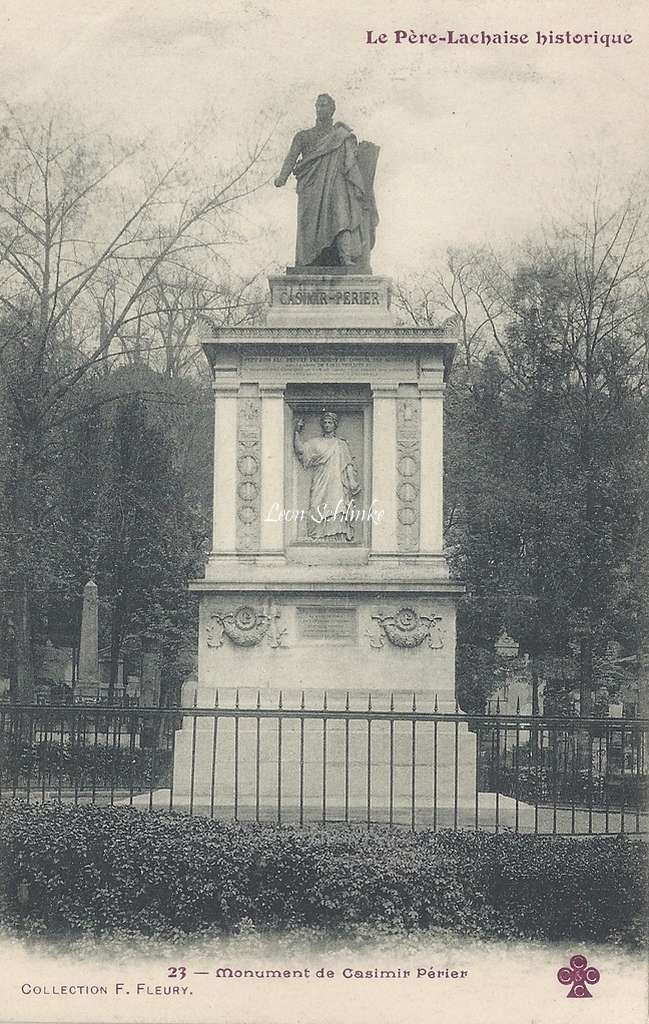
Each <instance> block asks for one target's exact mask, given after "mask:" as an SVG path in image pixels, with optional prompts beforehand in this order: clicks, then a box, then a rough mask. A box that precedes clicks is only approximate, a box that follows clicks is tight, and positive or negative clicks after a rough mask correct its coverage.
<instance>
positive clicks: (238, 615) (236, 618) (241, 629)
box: [222, 605, 270, 647]
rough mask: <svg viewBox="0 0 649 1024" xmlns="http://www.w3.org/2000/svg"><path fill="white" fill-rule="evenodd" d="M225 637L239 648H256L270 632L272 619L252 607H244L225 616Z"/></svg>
mask: <svg viewBox="0 0 649 1024" xmlns="http://www.w3.org/2000/svg"><path fill="white" fill-rule="evenodd" d="M222 621H223V629H224V630H225V635H226V636H227V637H228V639H230V640H231V641H232V643H233V644H237V645H238V646H239V647H254V646H255V645H256V644H258V643H261V641H262V640H263V638H264V636H265V635H266V633H267V632H268V627H269V626H270V618H269V617H268V615H264V613H263V612H258V611H257V610H256V609H255V608H252V607H251V606H250V605H242V606H241V608H237V609H236V611H234V612H228V614H227V615H224V616H223V619H222Z"/></svg>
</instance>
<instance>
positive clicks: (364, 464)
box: [174, 268, 476, 820]
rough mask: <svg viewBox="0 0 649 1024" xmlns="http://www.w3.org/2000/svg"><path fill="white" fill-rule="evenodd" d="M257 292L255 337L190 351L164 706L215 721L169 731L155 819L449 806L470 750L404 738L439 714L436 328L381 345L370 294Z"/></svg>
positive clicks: (308, 280) (291, 289) (385, 282)
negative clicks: (189, 507)
mask: <svg viewBox="0 0 649 1024" xmlns="http://www.w3.org/2000/svg"><path fill="white" fill-rule="evenodd" d="M313 269H314V268H311V271H313ZM270 292H271V305H270V308H269V311H268V316H267V322H266V326H264V327H257V328H222V329H219V330H218V331H215V332H214V334H213V335H212V336H210V337H207V338H205V339H204V341H203V348H204V350H205V353H206V355H207V358H208V360H209V362H210V366H211V369H212V375H213V382H214V392H215V425H216V431H215V444H214V466H215V469H214V533H213V544H212V552H211V554H210V556H209V560H208V563H207V566H206V572H205V579H203V580H199V581H195V582H194V583H193V584H192V588H193V589H194V590H195V591H196V592H197V593H198V595H199V600H200V628H199V658H198V680H197V682H195V683H192V684H191V685H188V686H187V687H186V688H185V692H184V704H185V706H186V707H187V706H194V707H198V708H206V709H215V714H214V715H205V716H202V717H201V716H198V717H194V716H190V715H187V716H185V718H184V721H183V728H182V731H181V733H180V734H179V735H178V737H177V743H176V756H175V764H174V803H175V804H176V805H178V804H179V803H180V804H181V805H182V804H183V803H184V804H186V803H187V802H189V803H190V804H191V806H192V809H193V810H195V811H196V810H199V809H201V808H202V809H206V812H209V813H215V812H218V813H220V814H225V815H226V816H231V813H232V810H233V809H234V811H235V812H236V814H237V815H238V816H241V815H242V814H243V815H244V816H245V814H248V813H250V814H254V815H260V814H261V816H262V817H263V816H264V814H265V813H266V812H267V813H269V814H270V813H272V814H275V815H276V814H277V812H278V810H279V813H280V814H283V815H284V816H289V817H291V816H292V817H293V818H295V816H296V815H298V816H299V815H300V814H303V813H304V812H305V810H307V811H308V810H309V809H311V810H313V809H314V808H315V812H316V814H319V815H324V817H325V818H327V819H328V818H329V817H331V816H333V817H334V818H336V819H338V818H339V817H340V815H341V813H342V815H343V818H344V820H353V819H354V817H355V816H359V815H360V816H364V817H367V814H368V805H369V813H370V815H371V816H374V817H372V820H390V814H394V813H396V809H397V808H401V811H400V812H399V813H401V812H404V813H405V811H404V808H406V806H408V807H410V809H411V813H412V809H413V808H414V811H415V813H416V814H424V815H425V814H427V813H428V811H430V812H431V814H432V813H433V808H434V805H435V804H437V805H438V808H443V807H446V808H448V806H450V804H449V801H451V802H454V803H455V804H457V803H458V802H459V803H460V804H462V803H465V804H468V803H469V802H471V801H473V799H474V797H475V761H476V752H475V740H474V737H473V735H472V734H471V733H470V731H469V730H468V728H467V725H466V724H465V723H463V722H460V723H458V722H456V721H450V720H449V721H443V720H436V721H435V720H433V719H432V718H429V719H428V720H426V719H425V718H422V717H421V716H422V713H428V714H429V715H430V714H432V712H433V711H434V710H435V709H436V710H437V711H438V713H443V712H449V713H454V712H455V711H456V703H455V603H456V600H457V597H458V595H459V594H460V593H461V592H462V590H463V588H462V586H461V585H459V584H457V583H455V582H452V581H450V580H449V575H448V566H447V563H446V559H445V557H444V552H443V548H442V507H443V503H442V481H443V459H442V444H443V438H442V424H443V399H444V382H445V379H446V376H447V373H448V371H449V368H450V364H451V361H452V357H453V352H454V348H455V344H456V341H455V336H454V324H452V323H451V322H449V323H448V324H447V325H445V326H444V327H442V328H411V327H397V326H395V324H394V317H393V314H392V310H391V305H390V281H389V279H387V278H383V277H376V276H369V275H368V276H362V275H357V274H341V273H337V272H336V269H335V268H331V271H330V272H326V273H314V272H310V273H308V274H306V273H298V272H297V271H296V270H292V271H289V272H287V274H286V275H283V276H277V277H272V278H271V279H270ZM323 410H325V411H326V412H327V413H328V416H329V419H327V417H326V416H325V417H324V418H323ZM338 494H341V495H342V496H343V497H344V498H345V501H346V502H347V504H345V502H343V509H341V510H340V512H339V519H338V520H337V519H336V517H335V516H333V517H332V515H331V507H330V506H329V502H331V503H333V502H334V501H335V496H336V495H338ZM323 496H326V497H327V501H325V502H324V511H323V504H322V500H318V501H317V504H316V499H322V497H323ZM347 499H349V500H347ZM228 712H230V713H228ZM256 712H259V713H258V714H256ZM318 712H326V714H323V715H322V717H321V718H318V717H317V713H318ZM336 712H339V716H338V717H336ZM407 714H410V715H411V717H410V718H409V719H408V718H404V717H403V716H404V715H407ZM391 715H392V717H390V716H391ZM400 715H401V717H399V716H400ZM228 794H229V796H228ZM228 808H229V811H230V813H228ZM318 808H319V810H318ZM329 812H331V813H329ZM350 816H351V817H350ZM386 816H387V817H386Z"/></svg>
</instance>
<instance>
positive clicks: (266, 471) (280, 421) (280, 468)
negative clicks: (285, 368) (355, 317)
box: [259, 384, 285, 554]
mask: <svg viewBox="0 0 649 1024" xmlns="http://www.w3.org/2000/svg"><path fill="white" fill-rule="evenodd" d="M259 393H260V395H261V509H260V512H261V545H260V546H261V550H262V551H264V552H267V553H270V552H273V553H274V554H278V553H283V552H284V523H283V522H266V519H267V517H268V516H269V512H271V510H273V515H272V517H271V518H273V519H276V518H277V519H279V516H278V515H276V513H277V511H278V510H281V509H283V508H284V445H285V441H284V387H283V386H282V385H276V384H260V386H259Z"/></svg>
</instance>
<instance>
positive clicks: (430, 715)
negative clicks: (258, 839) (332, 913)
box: [0, 694, 649, 835]
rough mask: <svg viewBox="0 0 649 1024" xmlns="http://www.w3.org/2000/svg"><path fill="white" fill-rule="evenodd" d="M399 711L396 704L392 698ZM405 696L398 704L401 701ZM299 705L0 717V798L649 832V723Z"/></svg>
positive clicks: (62, 709) (215, 812)
mask: <svg viewBox="0 0 649 1024" xmlns="http://www.w3.org/2000/svg"><path fill="white" fill-rule="evenodd" d="M398 703H399V702H398V701H397V704H398ZM402 703H403V702H402ZM357 705H358V701H354V700H352V701H350V697H349V694H347V695H346V696H345V695H343V698H342V700H341V701H340V702H339V706H336V707H332V706H331V701H329V703H328V702H327V698H326V696H325V699H324V700H323V701H322V704H321V706H317V707H308V706H307V705H306V702H305V699H304V696H302V698H301V700H299V701H298V702H297V704H296V706H293V707H290V706H286V705H285V702H284V701H283V700H282V696H281V695H280V696H279V699H278V701H277V704H276V706H274V707H262V706H261V699H260V696H259V695H258V696H257V699H256V701H253V702H251V704H250V705H249V706H244V704H243V702H241V701H240V700H239V698H238V695H237V696H236V697H235V698H234V699H233V700H232V701H230V702H229V706H224V705H223V704H222V703H221V704H219V695H218V694H217V695H216V702H215V706H214V707H211V708H207V707H192V708H183V709H180V708H127V707H119V708H107V707H103V706H101V707H98V706H89V707H86V706H58V705H57V706H54V705H48V706H43V705H29V706H16V705H5V706H3V707H2V708H0V800H8V799H12V798H20V799H24V800H27V801H29V802H45V801H48V800H56V801H65V802H73V803H75V804H83V803H94V804H100V803H101V804H126V805H132V806H135V807H139V808H141V809H143V810H153V809H168V810H177V811H182V812H185V813H189V814H194V815H196V814H203V815H208V816H210V817H219V818H229V819H235V820H257V821H264V820H265V821H275V822H277V823H279V824H283V823H296V824H299V825H304V824H307V823H311V822H321V823H322V824H333V823H343V824H344V823H352V822H362V823H364V824H365V825H366V826H367V827H368V828H370V827H373V826H374V825H376V824H383V825H388V826H390V827H407V828H410V829H420V828H432V829H440V828H453V829H458V828H461V829H467V828H469V829H476V830H477V829H486V830H490V831H496V832H499V831H506V830H511V831H516V832H534V833H541V834H558V833H561V834H571V835H591V834H595V833H605V834H613V833H620V832H631V833H635V834H642V833H646V832H647V820H648V815H647V795H648V779H647V761H646V756H645V751H646V744H647V731H648V729H649V721H648V720H646V719H643V720H640V719H633V720H625V719H595V718H589V719H581V718H567V719H565V718H555V719H546V718H540V717H537V716H529V715H520V714H511V715H510V714H508V715H501V714H487V715H477V716H476V715H470V716H467V715H464V714H462V713H460V712H459V711H458V710H457V709H455V711H451V712H440V711H439V710H433V711H424V710H419V709H418V708H417V703H416V700H415V699H413V701H412V704H411V706H410V707H409V708H404V707H403V706H401V707H397V706H396V705H395V699H394V697H392V699H389V695H388V699H387V702H386V706H385V707H377V706H376V700H375V702H374V705H373V702H372V697H369V699H367V698H366V700H365V703H364V704H363V706H361V707H359V706H357Z"/></svg>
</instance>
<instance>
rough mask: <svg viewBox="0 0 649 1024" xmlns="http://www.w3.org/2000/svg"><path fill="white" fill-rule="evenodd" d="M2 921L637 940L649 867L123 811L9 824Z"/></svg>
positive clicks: (44, 810)
mask: <svg viewBox="0 0 649 1024" xmlns="http://www.w3.org/2000/svg"><path fill="white" fill-rule="evenodd" d="M0 818H1V825H2V828H1V835H2V838H1V840H0V878H1V879H2V888H3V900H2V902H3V903H4V910H3V913H4V917H5V922H6V923H7V924H9V925H11V926H12V927H14V928H16V929H18V930H21V931H27V932H31V933H35V932H42V931H47V932H48V933H49V934H56V933H59V934H70V933H81V932H89V933H95V934H97V933H105V932H113V931H119V930H122V929H128V930H130V931H138V932H141V933H144V934H151V935H157V936H161V935H164V936H172V937H173V936H178V937H182V936H183V935H186V934H188V933H192V932H195V931H199V930H202V929H205V928H212V929H215V930H216V931H217V932H218V933H220V934H229V933H236V932H238V931H241V930H245V929H247V928H254V929H258V930H267V929H272V930H295V929H300V928H305V927H311V928H317V929H320V930H321V931H322V932H323V933H324V934H326V935H328V936H336V935H339V936H340V935H353V934H354V933H355V931H357V930H358V929H359V928H365V929H367V928H371V929H376V930H389V931H395V932H401V933H403V932H411V931H418V930H422V929H430V928H440V929H446V930H448V931H451V932H454V933H456V934H458V935H474V936H479V937H485V938H486V937H493V936H501V937H511V936H523V937H530V938H539V939H541V938H548V939H564V938H565V939H567V938H570V939H580V940H584V941H585V940H588V941H620V942H630V943H634V942H636V941H641V937H642V934H643V928H644V925H643V922H644V921H645V920H646V917H645V906H644V903H645V896H646V883H647V860H646V857H645V854H644V849H643V847H642V844H640V843H637V842H633V841H632V840H630V839H627V838H625V837H618V838H611V837H606V838H589V839H587V840H583V839H581V840H574V839H570V838H568V837H551V838H542V837H535V836H523V835H518V836H517V835H513V834H510V835H498V836H494V835H490V834H485V833H463V832H456V833H454V832H441V833H432V832H421V833H406V832H402V831H389V830H387V829H385V830H382V829H381V830H378V829H377V830H375V831H370V832H367V831H365V830H361V829H360V828H359V829H357V828H344V829H340V830H338V829H335V828H329V829H323V828H309V829H297V828H293V827H277V826H273V825H264V824H239V823H233V822H231V823H225V822H219V821H210V820H207V819H204V818H190V817H186V816H183V815H179V814H173V813H168V812H167V813H163V812H160V813H158V812H150V813H149V812H148V813H142V812H140V811H137V810H135V809H129V808H115V807H113V808H99V807H96V806H89V807H77V808H75V807H70V806H59V805H47V804H45V805H40V806H33V805H32V806H27V805H24V804H19V803H14V804H7V805H3V807H2V808H1V810H0Z"/></svg>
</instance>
